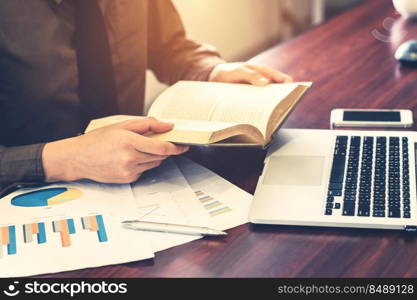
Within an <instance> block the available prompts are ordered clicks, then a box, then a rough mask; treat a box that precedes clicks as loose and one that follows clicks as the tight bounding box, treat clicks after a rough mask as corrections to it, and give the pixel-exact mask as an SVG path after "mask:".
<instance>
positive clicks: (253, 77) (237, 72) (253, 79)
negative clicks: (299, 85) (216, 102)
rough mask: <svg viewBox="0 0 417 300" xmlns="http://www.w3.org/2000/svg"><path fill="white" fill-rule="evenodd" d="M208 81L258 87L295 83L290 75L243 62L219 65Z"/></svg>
mask: <svg viewBox="0 0 417 300" xmlns="http://www.w3.org/2000/svg"><path fill="white" fill-rule="evenodd" d="M208 80H209V81H216V82H228V83H249V84H253V85H257V86H264V85H267V84H269V83H288V82H292V81H293V80H292V78H291V77H290V76H289V75H287V74H284V73H282V72H280V71H278V70H275V69H273V68H270V67H266V66H260V65H255V64H250V63H243V62H235V63H224V64H219V65H217V66H216V67H214V69H213V71H211V73H210V76H209V79H208Z"/></svg>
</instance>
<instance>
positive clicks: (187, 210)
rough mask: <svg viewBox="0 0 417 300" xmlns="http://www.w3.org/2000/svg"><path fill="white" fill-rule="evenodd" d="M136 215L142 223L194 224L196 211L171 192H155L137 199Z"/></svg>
mask: <svg viewBox="0 0 417 300" xmlns="http://www.w3.org/2000/svg"><path fill="white" fill-rule="evenodd" d="M135 201H136V210H135V215H136V216H137V218H138V219H139V220H141V221H149V222H161V223H174V224H193V223H195V222H196V220H195V218H194V217H195V216H194V211H193V210H192V209H191V207H189V206H188V205H186V204H185V203H179V202H178V201H176V199H175V197H173V195H172V194H171V193H169V192H154V193H149V194H145V195H142V196H140V197H137V198H136V200H135Z"/></svg>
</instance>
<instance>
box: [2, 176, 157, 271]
mask: <svg viewBox="0 0 417 300" xmlns="http://www.w3.org/2000/svg"><path fill="white" fill-rule="evenodd" d="M115 195H117V196H115ZM133 206H134V199H133V196H132V193H131V190H130V186H129V185H101V184H97V183H93V182H89V181H83V182H74V183H58V184H53V185H49V186H45V187H43V188H39V189H22V190H19V191H17V192H15V193H12V194H10V195H8V196H6V197H4V198H2V199H0V277H15V276H29V275H36V274H45V273H55V272H62V271H68V270H75V269H81V268H89V267H97V266H103V265H109V264H119V263H126V262H130V261H137V260H141V259H146V258H151V257H153V251H152V248H151V247H150V244H149V243H148V242H147V241H146V239H145V238H144V235H143V234H141V233H139V234H138V233H137V232H131V231H129V230H126V229H123V228H122V227H121V223H120V222H121V220H122V219H123V216H125V215H127V214H128V213H127V212H129V211H131V210H132V207H133ZM126 245H129V247H126ZM115 254H117V255H115Z"/></svg>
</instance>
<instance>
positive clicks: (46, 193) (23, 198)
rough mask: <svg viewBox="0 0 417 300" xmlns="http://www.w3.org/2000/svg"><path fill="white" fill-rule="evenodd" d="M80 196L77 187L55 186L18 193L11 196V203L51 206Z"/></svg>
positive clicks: (23, 205)
mask: <svg viewBox="0 0 417 300" xmlns="http://www.w3.org/2000/svg"><path fill="white" fill-rule="evenodd" d="M81 196H82V192H81V191H80V190H78V189H74V188H66V187H56V188H49V189H42V190H36V191H32V192H28V193H24V194H20V195H18V196H15V197H13V198H12V200H11V204H12V205H14V206H21V207H39V206H51V205H57V204H62V203H65V202H68V201H72V200H76V199H78V198H80V197H81Z"/></svg>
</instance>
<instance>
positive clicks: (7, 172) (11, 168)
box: [0, 144, 45, 188]
mask: <svg viewBox="0 0 417 300" xmlns="http://www.w3.org/2000/svg"><path fill="white" fill-rule="evenodd" d="M44 146H45V145H44V144H34V145H28V146H18V147H3V146H0V188H4V187H6V186H8V185H10V184H13V183H17V182H19V183H26V182H27V183H33V182H42V181H44V179H45V176H44V170H43V166H42V151H43V148H44Z"/></svg>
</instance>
